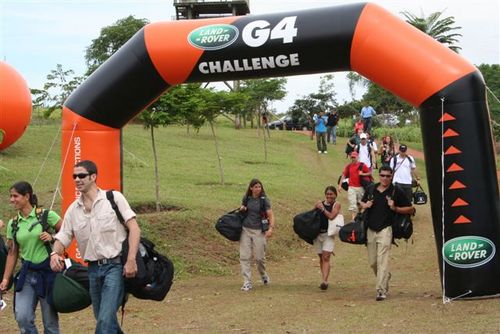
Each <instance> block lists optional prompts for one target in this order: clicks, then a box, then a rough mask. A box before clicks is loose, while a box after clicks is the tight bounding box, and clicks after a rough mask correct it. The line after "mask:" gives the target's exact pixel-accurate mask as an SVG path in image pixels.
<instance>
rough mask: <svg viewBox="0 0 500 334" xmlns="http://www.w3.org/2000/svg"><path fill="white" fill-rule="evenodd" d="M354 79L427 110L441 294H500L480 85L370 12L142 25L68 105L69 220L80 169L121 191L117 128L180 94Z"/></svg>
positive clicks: (401, 26) (475, 74) (336, 10)
mask: <svg viewBox="0 0 500 334" xmlns="http://www.w3.org/2000/svg"><path fill="white" fill-rule="evenodd" d="M351 70H352V71H357V72H359V73H361V74H362V75H364V76H366V77H367V78H369V79H370V80H372V81H374V82H376V83H378V84H379V85H381V86H383V87H385V88H386V89H388V90H389V91H391V92H393V93H394V94H396V95H398V96H400V97H401V98H403V99H404V100H406V101H408V102H410V103H411V104H413V105H414V106H417V107H419V110H420V116H421V122H422V135H423V141H424V151H425V160H426V165H427V176H428V183H429V188H430V198H431V207H432V208H431V209H432V219H433V225H434V232H435V238H436V245H437V250H438V257H439V266H440V270H441V277H442V285H443V291H444V293H443V295H444V296H446V297H450V298H455V297H457V298H458V297H484V296H494V295H499V294H500V257H499V255H498V254H497V252H496V248H497V247H498V245H500V208H499V192H498V183H497V175H496V166H495V160H494V151H493V141H492V134H491V129H490V125H489V124H490V123H489V112H488V106H487V103H486V95H485V84H484V81H483V79H482V76H481V74H480V73H479V71H478V70H477V69H476V68H475V67H474V66H473V65H472V64H470V63H469V62H467V61H466V60H464V59H463V58H462V57H460V56H459V55H458V54H456V53H454V52H453V51H451V50H449V49H448V48H446V47H444V46H443V45H441V44H439V43H438V42H436V41H434V40H433V39H432V38H430V37H429V36H427V35H425V34H423V33H421V32H420V31H418V30H417V29H415V28H414V27H412V26H411V25H409V24H407V23H405V22H403V21H401V20H400V19H399V18H397V17H396V16H394V15H392V14H391V13H389V12H387V11H385V10H384V9H382V8H380V7H378V6H376V5H374V4H371V3H359V4H353V5H344V6H338V7H330V8H321V9H311V10H301V11H293V12H286V13H279V14H268V15H248V16H240V17H225V18H217V19H205V20H185V21H174V22H161V23H152V24H149V25H147V26H145V27H144V28H143V29H142V30H140V31H139V32H138V33H137V34H136V35H135V36H134V37H133V38H131V39H130V40H129V41H128V42H127V43H126V44H125V45H124V46H123V47H122V48H121V49H120V50H119V51H118V52H117V53H116V54H114V55H113V56H112V57H111V58H110V59H109V60H108V61H106V62H105V63H104V64H103V65H102V66H101V67H100V68H99V69H98V70H97V71H96V72H95V73H93V74H92V75H91V76H90V77H89V78H88V79H87V80H86V81H85V82H84V83H83V84H82V85H81V86H80V87H79V88H78V89H77V90H75V91H74V92H73V94H72V95H71V96H70V97H69V98H68V100H67V101H66V103H65V106H64V111H63V146H62V147H63V149H62V150H63V157H64V156H68V158H67V159H65V160H64V161H63V169H64V171H63V195H64V199H63V209H65V208H67V206H68V205H69V204H70V203H71V202H72V201H73V200H74V198H75V196H76V195H77V194H76V192H75V188H74V185H73V181H72V179H71V174H72V166H73V165H74V163H75V162H77V161H79V160H80V159H92V160H94V161H96V162H97V164H98V166H99V168H100V173H99V180H100V186H101V187H103V188H115V189H121V156H122V155H121V145H120V139H121V138H120V134H121V131H120V128H121V127H123V126H124V125H125V124H126V123H127V122H128V121H129V120H130V119H131V118H132V117H134V115H136V114H137V113H139V112H140V111H141V110H143V109H144V108H145V107H146V106H147V105H148V104H150V103H151V102H152V101H154V100H155V99H156V98H157V97H158V96H159V95H161V94H162V93H163V92H164V91H165V90H167V89H168V88H170V87H171V86H173V85H177V84H180V83H184V82H207V81H222V80H236V79H248V78H258V77H272V76H287V75H298V74H310V73H319V72H332V71H351ZM67 153H68V154H67Z"/></svg>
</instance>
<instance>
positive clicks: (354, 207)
mask: <svg viewBox="0 0 500 334" xmlns="http://www.w3.org/2000/svg"><path fill="white" fill-rule="evenodd" d="M350 157H351V163H350V164H348V165H346V166H345V168H344V171H343V172H342V177H341V178H340V182H339V185H338V189H337V190H338V192H339V193H340V192H341V191H342V187H341V186H340V185H341V184H342V182H344V180H345V179H349V189H348V190H347V199H348V200H349V211H351V218H352V220H354V218H355V217H356V214H357V213H358V212H359V209H360V207H359V203H360V201H361V198H362V197H363V194H364V189H363V186H362V185H361V176H370V175H371V171H370V169H369V168H368V167H367V166H366V165H365V164H363V166H362V167H361V168H360V165H361V163H360V162H359V161H358V152H356V151H354V152H351V154H350Z"/></svg>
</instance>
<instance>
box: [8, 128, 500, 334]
mask: <svg viewBox="0 0 500 334" xmlns="http://www.w3.org/2000/svg"><path fill="white" fill-rule="evenodd" d="M58 129H59V124H58V123H53V124H43V125H35V126H33V125H32V126H30V127H29V128H28V131H27V133H26V134H25V135H24V136H23V137H22V138H21V140H20V141H19V142H17V143H16V144H14V145H13V146H12V147H11V148H9V149H8V150H6V151H5V152H0V177H1V180H2V182H1V183H0V217H2V218H3V219H4V220H6V219H7V218H8V217H11V216H12V215H13V214H14V212H13V210H12V209H11V208H10V207H9V206H8V188H9V187H10V185H11V184H12V183H14V182H15V181H17V180H20V179H26V180H27V181H30V182H33V181H34V180H35V179H36V177H37V174H38V172H39V170H40V168H41V166H42V165H43V169H42V172H41V175H42V176H41V177H38V180H37V182H36V185H35V190H36V192H37V193H38V195H39V198H40V202H41V203H43V204H44V205H45V206H46V207H48V206H50V203H51V202H52V198H53V197H54V194H56V195H55V206H54V208H55V209H56V210H59V205H60V204H59V203H60V195H59V194H58V193H57V192H55V189H56V185H57V180H58V176H59V168H60V155H61V148H60V142H59V136H58V135H57V133H58ZM216 131H217V134H218V140H219V144H220V151H221V154H222V157H223V166H224V175H225V185H224V186H222V185H221V184H220V175H219V170H218V162H217V157H216V155H215V148H214V143H213V140H212V137H211V133H210V131H209V129H208V128H202V129H201V130H200V132H199V133H194V132H193V131H191V133H190V134H188V133H187V131H186V128H185V127H167V128H160V129H158V130H157V134H156V138H157V140H158V142H157V148H158V154H159V159H160V160H159V162H160V177H161V197H162V202H163V203H164V205H167V206H174V207H177V208H178V210H171V211H166V212H162V213H148V214H139V216H138V217H139V222H140V224H141V226H142V229H143V233H144V234H145V235H146V236H147V237H148V238H151V239H152V240H154V241H155V242H156V243H157V247H158V248H159V249H160V251H161V252H163V253H166V254H168V255H169V256H170V257H171V258H172V259H173V260H174V263H175V266H176V278H175V282H174V285H173V287H172V290H171V292H170V293H169V294H168V295H167V298H166V299H165V300H164V301H163V302H160V303H158V302H148V301H139V300H136V299H134V298H131V300H130V301H129V303H128V304H127V307H126V315H125V320H124V331H125V332H126V333H143V332H145V331H147V332H148V333H382V332H384V333H401V332H406V333H471V332H472V333H480V332H481V333H498V332H500V303H499V302H498V299H487V300H475V301H455V302H453V303H450V304H444V305H443V303H442V296H441V284H440V278H439V271H438V264H437V255H436V246H435V243H434V236H433V229H432V222H431V220H430V206H429V205H425V206H421V207H419V208H418V213H417V216H416V218H415V220H414V224H415V228H414V229H415V232H414V237H413V239H412V240H411V241H410V242H409V243H404V242H402V243H401V245H400V247H394V248H393V250H392V254H391V265H392V272H393V279H392V281H391V292H390V296H389V299H388V300H387V301H385V302H381V303H380V302H375V300H374V298H375V291H374V284H375V283H374V277H373V274H372V272H371V271H370V268H369V267H368V264H367V260H366V250H365V248H364V246H354V245H348V244H344V243H341V242H339V241H337V242H336V249H335V256H334V257H333V259H332V273H331V279H330V288H329V289H328V290H327V291H325V292H322V291H320V289H319V288H318V285H319V283H320V272H319V268H318V264H317V262H318V260H317V256H316V255H315V254H314V250H313V249H312V247H310V246H309V245H307V244H305V243H304V242H302V241H300V240H299V239H298V238H297V237H296V235H295V234H294V233H293V230H292V218H293V216H294V215H295V214H297V213H299V212H302V211H305V210H309V209H311V208H312V207H313V204H314V203H315V201H317V200H319V199H322V198H323V190H324V188H325V186H327V185H330V184H335V183H336V181H337V178H338V176H339V174H340V172H341V170H342V167H343V166H344V165H345V164H346V163H347V162H348V160H347V159H346V158H345V154H344V153H343V150H344V147H345V145H344V144H341V143H344V142H345V140H339V145H337V146H333V145H331V146H329V150H328V154H326V155H325V154H321V155H320V154H318V153H317V151H316V147H315V141H311V140H310V139H309V137H308V136H305V135H302V134H299V133H293V132H289V131H272V132H271V140H270V141H269V142H268V161H267V162H266V161H265V159H264V140H263V137H262V134H261V135H260V136H258V135H257V131H256V130H255V129H246V130H234V129H232V128H228V127H218V128H217V129H216ZM123 135H124V136H123V138H124V140H123V148H124V151H123V152H124V156H123V158H124V193H125V195H126V197H127V198H128V199H129V201H130V202H131V203H132V204H133V205H134V206H136V207H140V206H143V205H144V204H145V203H148V202H152V201H154V172H153V162H152V161H153V157H152V150H151V144H150V140H149V132H148V131H146V130H144V129H143V128H142V127H141V126H140V125H128V126H127V127H125V129H124V133H123ZM54 138H56V140H55V142H54V149H53V151H52V152H51V153H50V154H49V156H48V157H47V158H46V156H47V152H48V151H49V147H50V146H51V145H52V142H53V139H54ZM417 163H418V166H419V172H420V175H421V176H422V178H423V180H424V182H423V183H424V184H426V182H425V168H424V162H423V161H417ZM253 177H257V178H259V179H261V180H262V182H263V183H264V186H265V189H266V192H267V194H268V196H269V198H270V199H271V202H272V206H273V210H274V212H275V215H276V217H277V229H276V230H275V235H274V236H273V238H272V239H271V240H270V241H269V245H268V246H269V248H268V267H269V274H270V276H271V280H272V282H271V285H270V286H269V287H263V286H261V285H260V284H256V288H255V289H254V290H253V291H251V292H249V293H242V292H240V291H239V288H240V286H241V282H242V279H241V277H240V274H239V266H238V244H237V243H232V242H229V241H227V240H225V239H223V238H222V237H221V236H220V235H219V234H218V233H217V232H216V231H215V229H214V223H215V220H216V219H217V217H219V216H220V215H222V214H223V213H224V212H226V211H229V210H231V209H233V208H235V207H237V206H238V205H239V204H240V201H241V198H242V196H243V194H244V192H245V190H246V187H247V185H248V182H249V181H250V179H251V178H253ZM340 200H341V203H342V206H343V211H344V215H346V216H348V212H347V198H346V195H345V193H342V194H341V195H340ZM1 233H2V234H4V231H1ZM4 297H5V299H6V301H7V303H8V304H9V309H6V310H4V311H3V312H1V313H0V333H16V332H17V331H18V330H17V326H16V323H15V321H14V319H13V314H12V311H11V309H10V306H11V305H12V293H11V292H9V293H7V295H6V296H4ZM37 322H40V314H39V313H38V320H37ZM40 328H41V326H39V329H40ZM93 328H94V320H93V316H92V313H91V309H90V308H89V309H86V310H84V311H81V312H78V313H71V314H62V315H61V329H62V332H63V333H92V332H93Z"/></svg>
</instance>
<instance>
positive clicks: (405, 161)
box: [390, 144, 420, 202]
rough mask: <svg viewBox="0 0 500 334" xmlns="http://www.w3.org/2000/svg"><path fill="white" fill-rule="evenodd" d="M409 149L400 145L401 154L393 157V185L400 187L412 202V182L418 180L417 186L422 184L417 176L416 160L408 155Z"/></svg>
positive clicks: (391, 165) (391, 163)
mask: <svg viewBox="0 0 500 334" xmlns="http://www.w3.org/2000/svg"><path fill="white" fill-rule="evenodd" d="M407 150H408V147H407V146H406V145H404V144H401V145H399V153H398V154H396V155H395V156H394V157H392V159H391V162H390V167H391V168H392V169H393V170H394V177H393V179H392V183H394V184H396V185H399V186H400V187H401V188H402V189H403V190H404V191H405V194H406V196H407V197H408V199H409V200H410V202H411V200H412V181H413V179H415V180H416V182H417V185H419V184H420V178H419V177H418V175H417V171H416V169H417V165H416V164H415V158H413V157H412V156H411V155H408V154H407V153H406V151H407Z"/></svg>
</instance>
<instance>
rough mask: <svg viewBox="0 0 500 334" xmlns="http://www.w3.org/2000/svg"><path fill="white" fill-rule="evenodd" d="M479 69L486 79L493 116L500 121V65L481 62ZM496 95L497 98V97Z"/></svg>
mask: <svg viewBox="0 0 500 334" xmlns="http://www.w3.org/2000/svg"><path fill="white" fill-rule="evenodd" d="M478 69H479V70H480V71H481V73H482V74H483V78H484V81H485V82H486V86H487V87H488V90H487V91H488V94H487V95H488V102H489V107H490V111H491V114H492V116H493V118H494V119H495V120H496V121H497V122H498V121H500V101H499V99H500V65H498V64H493V65H487V64H481V65H479V66H478ZM495 97H496V98H495Z"/></svg>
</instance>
